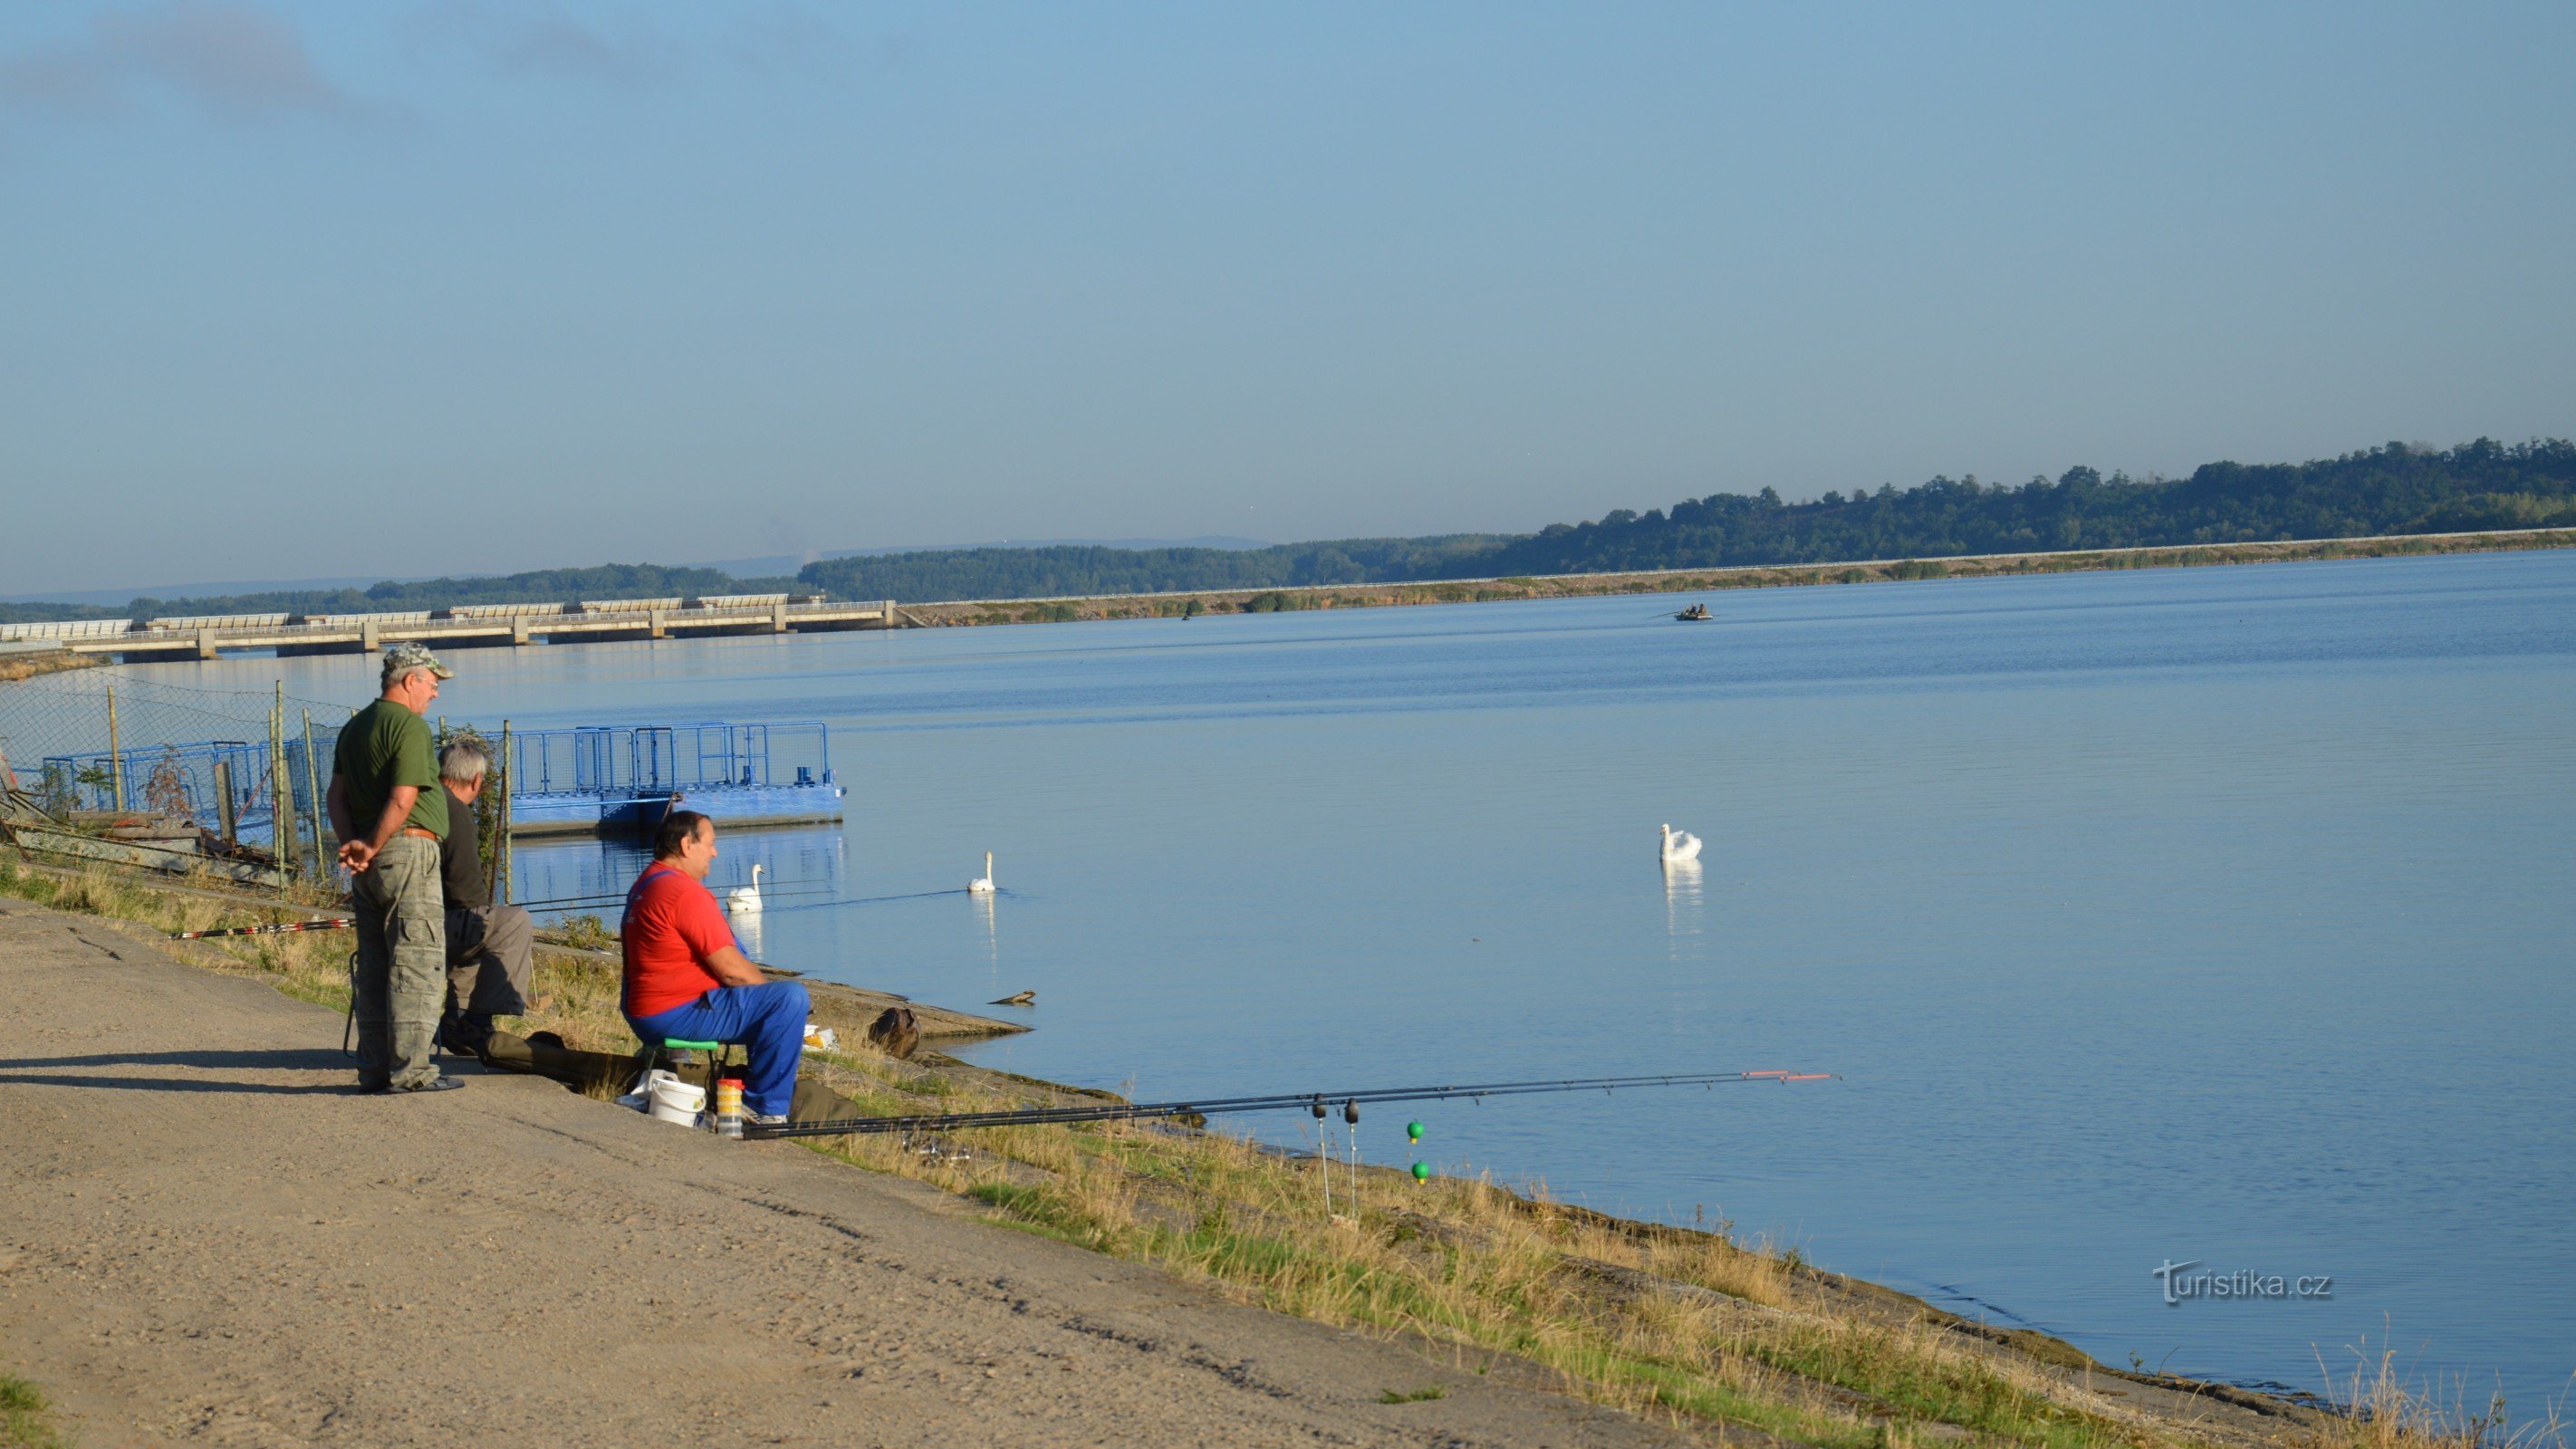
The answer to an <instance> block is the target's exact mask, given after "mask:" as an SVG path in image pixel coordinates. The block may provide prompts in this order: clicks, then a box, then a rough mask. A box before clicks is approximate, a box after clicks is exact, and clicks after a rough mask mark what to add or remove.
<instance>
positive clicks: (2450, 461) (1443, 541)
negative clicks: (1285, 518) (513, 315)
mask: <svg viewBox="0 0 2576 1449" xmlns="http://www.w3.org/2000/svg"><path fill="white" fill-rule="evenodd" d="M2562 526H2576V444H2571V443H2570V442H2569V441H2568V440H2567V439H2564V438H2545V439H2535V440H2533V441H2531V442H2527V443H2516V444H2503V443H2498V442H2496V441H2494V440H2493V439H2489V438H2480V439H2478V440H2476V441H2475V442H2470V443H2463V444H2461V445H2459V446H2458V447H2455V448H2447V449H2436V448H2428V447H2421V446H2413V445H2409V444H2405V443H2389V444H2386V445H2385V446H2382V447H2377V448H2370V449H2365V450H2362V451H2360V452H2354V453H2346V454H2344V455H2343V456H2341V457H2338V458H2328V459H2320V460H2314V461H2310V462H2306V463H2270V464H2241V463H2233V462H2219V463H2204V464H2202V465H2201V466H2200V467H2198V468H2196V469H2194V470H2193V471H2192V473H2191V476H2190V477H2188V478H2177V479H2166V478H2152V477H2151V478H2145V479H2133V478H2131V477H2129V476H2128V475H2126V474H2124V473H2113V474H2111V475H2110V476H2109V477H2104V476H2103V475H2102V474H2101V473H2099V472H2098V471H2096V470H2094V469H2092V468H2089V467H2081V466H2079V467H2074V468H2069V469H2067V470H2066V471H2065V472H2064V473H2062V474H2060V475H2059V476H2058V477H2057V478H2055V479H2054V480H2052V479H2048V478H2044V477H2040V478H2032V479H2031V480H2030V481H2029V482H2027V483H2023V484H2019V485H2011V484H2000V485H1999V484H1987V483H1981V482H1979V481H1978V479H1977V477H1976V476H1975V475H1974V474H1970V475H1968V476H1966V477H1963V478H1957V479H1952V478H1949V477H1947V476H1940V477H1935V478H1933V479H1931V480H1930V481H1928V482H1925V483H1921V484H1917V485H1916V486H1914V487H1912V488H1906V489H1898V488H1895V487H1893V486H1881V487H1880V488H1879V489H1878V490H1877V491H1875V492H1869V491H1865V490H1854V491H1853V492H1852V493H1851V494H1850V495H1849V496H1845V495H1844V494H1843V493H1842V492H1841V491H1840V490H1834V491H1830V492H1828V493H1826V494H1825V495H1824V496H1823V497H1822V498H1820V499H1818V500H1816V501H1815V502H1812V503H1787V502H1783V501H1782V500H1781V498H1780V495H1779V494H1778V493H1777V492H1776V491H1774V490H1772V489H1769V488H1765V489H1763V490H1762V491H1761V492H1759V493H1756V494H1751V495H1746V494H1740V493H1712V494H1710V495H1708V496H1707V497H1704V498H1694V499H1683V500H1682V501H1680V502H1678V503H1675V504H1673V505H1672V506H1671V507H1670V508H1669V509H1661V508H1655V509H1648V510H1647V511H1646V512H1644V513H1642V514H1641V513H1636V512H1633V511H1631V510H1629V509H1625V508H1618V509H1613V510H1611V511H1610V512H1608V513H1605V514H1603V515H1602V516H1601V517H1599V518H1597V519H1592V520H1589V521H1585V522H1581V523H1552V524H1549V525H1548V526H1547V527H1545V528H1542V529H1540V530H1539V531H1538V532H1536V533H1532V534H1483V533H1460V534H1442V535H1434V536H1429V537H1422V538H1358V539H1326V540H1319V541H1313V542H1307V543H1285V544H1271V545H1266V546H1256V547H1248V548H1246V547H1231V546H1208V545H1206V544H1198V545H1175V546H1169V547H1156V548H1121V547H1116V546H1112V545H1105V544H1049V545H1040V546H1032V547H1016V546H990V547H980V548H962V549H932V550H922V551H915V552H908V553H855V554H850V555H845V556H841V557H836V558H827V559H823V560H819V561H817V562H814V563H809V564H806V565H805V566H804V567H802V568H800V569H798V570H797V571H796V574H795V576H794V577H792V578H790V577H785V576H771V577H753V578H745V577H738V576H736V575H734V574H732V573H728V572H726V571H725V570H722V569H717V568H704V567H697V568H690V567H669V566H663V565H657V564H604V565H600V566H598V567H596V568H578V569H541V570H535V571H531V572H527V573H517V574H508V575H502V576H495V577H488V578H470V579H454V578H439V579H425V580H418V579H416V580H407V581H398V580H386V581H384V582H381V583H378V584H375V585H372V586H370V587H368V588H365V589H355V588H341V589H306V590H296V589H288V590H277V591H270V592H261V593H247V594H237V595H229V596H223V597H209V598H191V599H153V598H138V599H135V600H134V601H132V602H131V603H130V604H128V605H126V606H125V607H123V608H110V607H102V606H94V605H82V604H50V603H22V604H0V623H15V622H29V621H39V620H52V619H91V618H120V617H123V618H137V619H141V618H150V617H154V616H156V615H170V614H214V613H269V612H278V611H286V612H305V613H311V612H355V611H360V610H370V609H374V610H406V609H436V608H445V607H448V606H450V605H454V604H469V603H476V604H480V603H494V604H499V603H548V602H554V601H559V600H571V599H580V598H591V599H599V598H634V597H666V596H670V595H691V594H731V593H772V592H778V591H781V590H790V589H807V590H814V591H819V592H823V593H827V594H830V595H833V596H835V597H839V598H850V599H896V600H900V601H903V602H907V603H924V604H927V603H943V602H948V601H951V600H957V599H1025V598H1043V597H1048V596H1055V595H1093V594H1128V593H1165V592H1185V591H1202V590H1204V591H1220V590H1228V591H1230V590H1242V589H1275V588H1299V587H1319V586H1329V585H1335V584H1370V583H1399V582H1407V581H1414V580H1425V581H1428V580H1439V579H1462V578H1477V577H1493V576H1498V575H1530V574H1576V573H1624V572H1637V571H1643V570H1650V569H1687V568H1725V567H1735V566H1746V565H1760V564H1801V563H1832V562H1839V561H1846V560H1861V559H1897V558H1939V557H1945V556H1957V555H1961V554H1986V553H2036V552H2046V551H2052V550H2064V549H2091V548H2145V547H2173V546H2181V545H2189V544H2207V543H2254V542H2273V541H2281V540H2288V539H2305V538H2347V537H2367V536H2372V535H2381V534H2399V533H2454V532H2468V531H2472V530H2478V529H2503V528H2543V527H2562ZM1223 542H1224V544H1226V545H1232V544H1235V543H1240V542H1249V540H1232V539H1229V540H1224V541H1223ZM785 561H786V560H779V562H785ZM744 562H769V561H768V560H750V561H744Z"/></svg>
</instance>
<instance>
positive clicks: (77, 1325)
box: [0, 901, 1677, 1449]
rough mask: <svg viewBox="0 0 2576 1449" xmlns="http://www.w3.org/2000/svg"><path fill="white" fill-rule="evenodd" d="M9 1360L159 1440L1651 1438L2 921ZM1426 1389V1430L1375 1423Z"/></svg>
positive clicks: (63, 922) (787, 1156) (1404, 1414)
mask: <svg viewBox="0 0 2576 1449" xmlns="http://www.w3.org/2000/svg"><path fill="white" fill-rule="evenodd" d="M0 1000H6V1001H7V1002H8V1003H9V1009H8V1012H7V1015H6V1021H7V1023H8V1024H7V1027H6V1029H5V1038H0V1368H6V1369H9V1370H11V1371H14V1372H17V1373H20V1374H22V1375H24V1376H26V1377H29V1378H32V1379H34V1380H36V1381H37V1382H38V1383H39V1384H40V1385H42V1386H43V1387H44V1388H45V1389H46V1391H47V1392H48V1393H50V1394H51V1395H53V1396H54V1397H55V1399H56V1400H57V1401H58V1402H59V1403H60V1404H61V1405H62V1406H63V1408H64V1411H65V1418H66V1421H67V1423H68V1425H69V1427H70V1428H72V1429H73V1430H74V1432H75V1433H76V1434H77V1435H78V1437H79V1441H80V1442H81V1443H82V1444H83V1445H84V1446H86V1449H107V1446H114V1445H123V1444H152V1443H170V1442H179V1443H199V1444H224V1445H233V1444H240V1445H269V1444H350V1445H368V1446H377V1445H384V1446H392V1445H412V1444H439V1445H447V1444H482V1445H505V1444H528V1443H548V1444H563V1445H591V1444H598V1445H619V1446H635V1445H645V1444H695V1443H710V1444H770V1443H775V1444H818V1445H820V1444H828V1445H867V1444H889V1445H893V1444H900V1445H907V1446H912V1445H924V1444H969V1443H972V1444H1029V1445H1051V1444H1176V1445H1177V1444H1192V1445H1195V1444H1215V1443H1223V1444H1291V1443H1294V1444H1301V1445H1302V1444H1361V1445H1367V1444H1424V1443H1440V1444H1458V1445H1467V1444H1494V1445H1522V1444H1528V1445H1539V1444H1618V1445H1626V1444H1669V1443H1674V1442H1677V1441H1676V1440H1675V1439H1674V1438H1673V1437H1672V1436H1671V1435H1669V1434H1667V1433H1666V1432H1664V1431H1662V1430H1660V1429H1658V1428H1656V1427H1654V1426H1651V1425H1647V1424H1644V1423H1641V1422H1639V1421H1637V1420H1634V1419H1630V1418H1627V1417H1624V1416H1621V1415H1618V1414H1615V1413H1611V1412H1608V1411H1605V1410H1600V1409H1595V1408H1592V1407H1589V1406H1587V1405H1583V1404H1580V1403H1577V1402H1574V1401H1572V1400H1568V1399H1565V1398H1561V1397H1558V1396H1556V1395H1553V1394H1548V1393H1545V1392H1543V1391H1540V1390H1538V1389H1536V1388H1532V1387H1528V1386H1525V1385H1520V1384H1515V1383H1513V1382H1509V1381H1507V1380H1508V1379H1509V1377H1510V1375H1509V1374H1508V1373H1506V1372H1497V1373H1494V1374H1492V1375H1489V1376H1479V1375H1478V1374H1476V1373H1474V1372H1472V1371H1467V1370H1462V1369H1459V1368H1456V1367H1452V1366H1449V1365H1447V1364H1443V1363H1434V1362H1432V1361H1431V1360H1429V1359H1426V1358H1424V1357H1422V1356H1420V1355H1418V1354H1416V1353H1414V1352H1413V1351H1411V1350H1409V1349H1406V1348H1404V1347H1401V1346H1397V1345H1392V1344H1387V1343H1382V1342H1378V1341H1375V1340H1372V1339H1368V1338H1365V1337H1361V1336H1359V1335H1355V1334H1349V1333H1343V1332H1338V1331H1335V1330H1332V1329H1328V1328H1324V1327H1321V1326H1319V1325H1315V1324H1310V1323H1305V1322H1301V1321H1297V1320H1293V1319H1288V1318H1284V1317H1280V1316H1277V1315H1273V1314H1268V1313H1264V1312H1261V1311H1259V1310H1255V1309H1249V1308H1244V1307H1240V1306H1237V1305H1233V1304H1229V1303H1226V1302H1224V1301H1222V1300H1220V1299H1217V1298H1215V1297H1213V1296H1212V1295H1210V1294H1208V1293H1206V1292H1203V1291H1201V1290H1200V1289H1197V1288H1195V1287H1192V1286H1190V1285H1186V1284H1182V1283H1179V1282H1177V1281H1175V1280H1172V1279H1170V1278H1167V1277H1165V1276H1164V1275H1162V1274H1159V1273H1157V1272H1154V1271H1152V1270H1150V1269H1145V1268H1139V1267H1136V1266H1133V1265H1129V1264H1124V1263H1119V1262H1116V1261H1113V1260H1111V1259H1107V1258H1103V1257H1100V1256H1097V1255H1095V1254H1091V1253H1087V1252H1084V1251H1082V1250H1079V1249H1075V1248H1070V1247H1066V1246H1063V1245H1060V1244H1057V1243H1053V1242H1050V1241H1047V1240H1044V1239H1040V1238H1036V1237H1032V1236H1029V1235H1026V1234H1022V1233H1017V1232H1012V1231H1008V1230H1005V1229H1001V1228H997V1227H993V1226H990V1225H988V1224H985V1223H983V1222H980V1221H976V1220H974V1219H973V1218H971V1217H970V1216H968V1215H967V1213H966V1212H965V1210H964V1209H963V1208H962V1207H961V1206H960V1205H959V1204H958V1203H957V1202H956V1200H954V1199H951V1198H948V1197H946V1196H945V1195H942V1194H939V1193H936V1192H933V1191H931V1190H928V1189H925V1188H920V1187H917V1186H914V1185H911V1184H907V1183H902V1182H897V1181H891V1180H887V1179H881V1178H875V1177H870V1176H867V1175H864V1174H861V1173H858V1172H855V1171H853V1170H851V1169H848V1168H846V1167H843V1166H840V1165H838V1164H835V1163H831V1162H829V1161H826V1160H824V1159H822V1158H819V1157H816V1156H815V1155H813V1154H811V1153H809V1152H806V1151H805V1150H803V1149H801V1148H799V1147H796V1146H794V1145H792V1144H785V1143H763V1144H753V1145H744V1144H738V1143H725V1142H721V1141H718V1140H717V1139H715V1138H713V1137H709V1136H704V1135H700V1134H696V1133H690V1132H685V1131H682V1130H681V1129H678V1128H675V1127H668V1126H664V1125H661V1124H658V1123H654V1122H651V1121H648V1120H647V1119H645V1118H643V1117H641V1116H638V1115H636V1114H634V1113H631V1112H624V1111H620V1110H617V1109H615V1108H613V1107H607V1106H603V1105H601V1104H598V1103H595V1102H590V1101H585V1100H583V1099H581V1098H578V1097H575V1096H572V1095H571V1094H569V1093H567V1092H565V1091H564V1090H563V1089H561V1088H560V1087H557V1086H555V1085H554V1084H553V1083H551V1082H547V1081H542V1080H537V1079H531V1078H523V1077H508V1076H493V1075H487V1074H483V1073H481V1072H480V1071H479V1069H477V1068H474V1067H471V1066H469V1067H466V1068H464V1069H463V1070H464V1071H465V1072H466V1073H467V1074H469V1075H472V1077H473V1080H472V1081H471V1082H470V1083H469V1084H468V1085H467V1087H466V1088H465V1089H464V1090H463V1091H458V1092H448V1093H442V1094H437V1095H434V1096H429V1097H417V1098H384V1097H359V1096H355V1095H352V1093H351V1091H350V1086H349V1084H350V1081H351V1072H350V1068H349V1066H348V1064H347V1062H346V1060H345V1059H344V1058H342V1057H341V1056H340V1054H339V1044H340V1026H341V1023H340V1018H339V1017H338V1016H336V1015H333V1014H331V1013H329V1012H325V1011H322V1010H320V1009H318V1008H315V1007H311V1006H306V1005H303V1004H300V1003H297V1002H293V1001H289V1000H287V999H286V998H284V997H282V996H279V995H278V994H276V993H275V992H273V991H271V990H269V989H268V988H267V987H265V986H263V985H261V984H259V983H257V982H254V981H247V980H240V979H232V978H225V977H219V976H215V975H211V974H208V973H205V972H201V971H197V970H194V969H191V968H189V967H187V966H183V965H180V964H178V963H177V962H175V961H173V960H171V959H169V958H168V957H167V956H166V955H164V954H163V953H162V952H161V951H160V950H159V949H158V948H157V947H156V946H155V945H154V944H153V943H152V942H151V940H150V939H149V938H148V937H147V936H145V935H143V934H141V933H137V932H129V931H127V930H125V929H123V928H120V927H118V926H116V925H114V924H112V923H109V922H106V921H102V920H99V919H96V918H92V917H83V916H69V915H63V914H59V913H56V912H52V911H48V910H44V909H42V908H39V907H35V906H30V905H27V904H25V903H22V902H14V901H0ZM1434 1386H1437V1387H1440V1388H1442V1389H1444V1390H1445V1391H1446V1396H1445V1397H1443V1398H1440V1399H1438V1400H1434V1401H1429V1402H1413V1403H1403V1404H1385V1403H1381V1402H1379V1398H1380V1395H1381V1394H1382V1393H1384V1392H1385V1391H1387V1390H1390V1389H1392V1390H1396V1391H1399V1392H1406V1391H1413V1390H1420V1389H1426V1388H1431V1387H1434Z"/></svg>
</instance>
